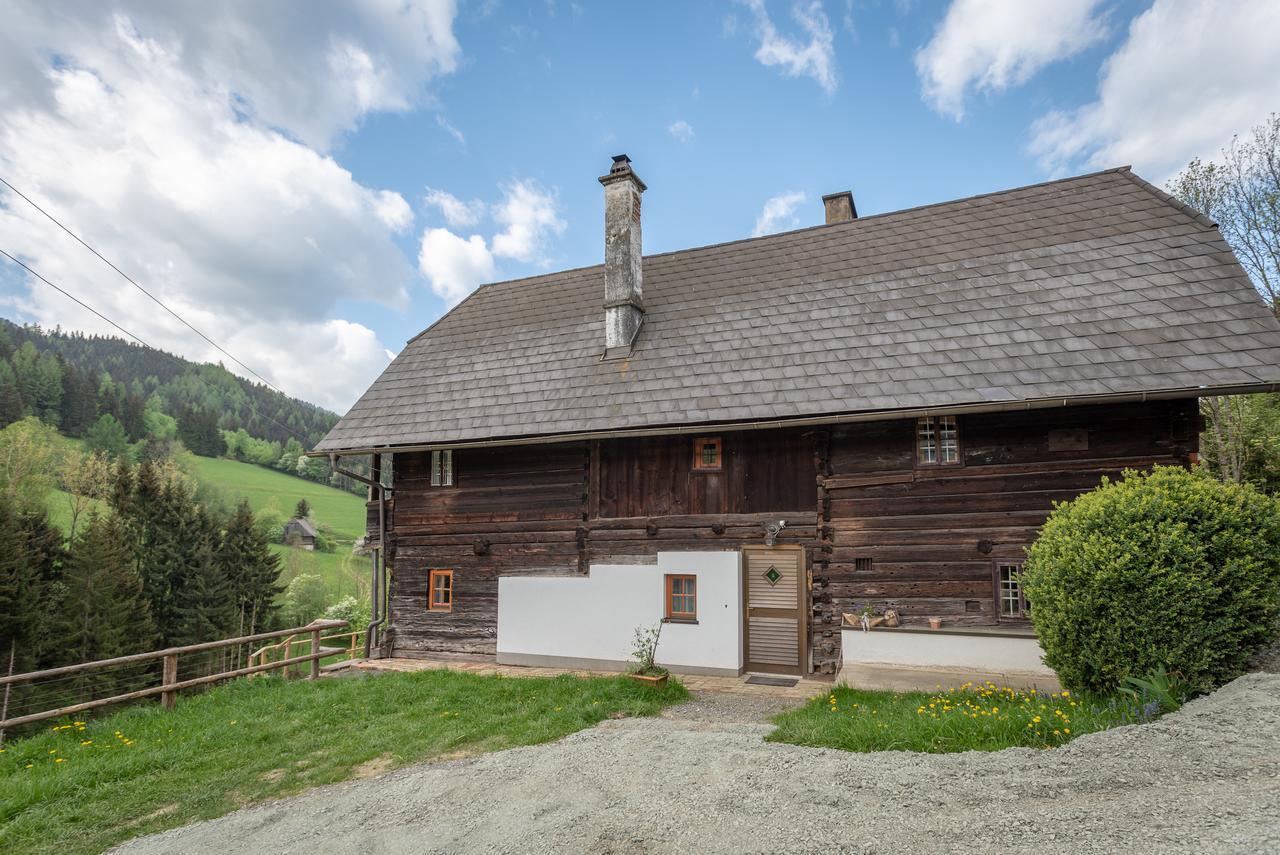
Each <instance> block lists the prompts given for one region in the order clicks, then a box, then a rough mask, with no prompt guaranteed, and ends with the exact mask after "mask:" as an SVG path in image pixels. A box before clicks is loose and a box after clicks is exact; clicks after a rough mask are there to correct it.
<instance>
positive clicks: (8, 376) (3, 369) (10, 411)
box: [0, 360, 25, 428]
mask: <svg viewBox="0 0 1280 855" xmlns="http://www.w3.org/2000/svg"><path fill="white" fill-rule="evenodd" d="M24 409H25V407H24V406H23V403H22V392H21V390H19V388H18V378H17V376H16V375H15V374H14V373H13V367H12V366H11V365H9V363H8V362H7V361H4V360H0V428H2V427H6V426H8V425H11V424H13V423H14V422H16V421H18V420H19V419H21V418H22V414H23V410H24Z"/></svg>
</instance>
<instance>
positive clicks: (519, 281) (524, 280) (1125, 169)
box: [405, 166, 1212, 345]
mask: <svg viewBox="0 0 1280 855" xmlns="http://www.w3.org/2000/svg"><path fill="white" fill-rule="evenodd" d="M1130 169H1131V167H1129V166H1114V167H1111V168H1110V169H1099V170H1097V171H1096V172H1086V173H1084V174H1082V175H1069V176H1067V177H1065V178H1053V179H1050V180H1048V181H1038V182H1036V183H1035V184H1023V185H1020V186H1018V187H1006V188H1004V189H1003V190H991V191H988V192H986V193H974V194H972V195H970V196H961V197H960V198H958V199H944V200H943V201H941V202H929V203H927V204H924V205H915V206H913V207H910V208H899V209H897V210H895V211H881V212H880V213H878V214H869V215H867V216H865V217H858V218H856V219H853V220H849V221H847V222H843V223H818V224H817V225H813V226H805V227H804V228H801V229H791V230H790V231H785V232H774V233H773V234H767V235H756V236H753V237H745V238H734V239H733V240H726V241H720V242H718V243H706V244H702V245H700V246H686V247H683V248H681V249H672V250H668V251H666V252H655V253H653V254H652V255H642V256H641V260H642V261H643V260H648V259H651V258H666V257H668V256H672V255H681V254H682V253H686V252H698V251H700V250H704V249H718V248H720V247H726V246H734V245H736V244H740V243H749V242H752V241H767V240H771V239H776V238H782V237H787V236H790V235H797V234H802V233H804V232H811V231H816V230H817V229H825V228H830V227H832V226H845V227H848V226H851V225H857V224H858V223H864V222H867V221H868V220H876V219H882V218H884V217H895V216H898V215H899V214H911V213H915V212H918V211H927V210H929V209H930V208H940V207H942V206H944V205H957V204H960V203H962V202H972V201H974V200H975V199H988V198H993V197H996V196H1004V195H1008V194H1010V193H1020V192H1022V191H1023V190H1035V189H1037V188H1040V187H1050V186H1052V185H1054V184H1066V183H1069V182H1072V181H1083V180H1085V179H1087V178H1096V177H1098V176H1099V175H1107V174H1108V173H1112V172H1119V173H1126V174H1128V173H1129V170H1130ZM1133 177H1135V178H1136V176H1133ZM1137 180H1138V181H1139V182H1140V183H1141V184H1143V185H1145V186H1147V187H1148V188H1149V189H1151V190H1154V191H1155V192H1156V193H1159V192H1160V191H1159V190H1158V189H1157V188H1155V187H1152V186H1151V185H1150V184H1147V182H1145V181H1143V180H1142V179H1140V178H1139V179H1137ZM1170 199H1172V197H1170ZM1173 201H1174V203H1175V204H1177V200H1176V199H1174V200H1173ZM1184 207H1185V206H1184ZM1189 210H1192V211H1193V209H1189ZM1193 212H1194V211H1193ZM1206 219H1207V218H1206ZM1211 225H1212V224H1211ZM596 267H601V268H603V267H604V263H603V262H599V263H596V264H584V265H582V266H581V267H568V268H565V269H563V270H552V271H549V272H547V273H537V274H534V275H533V276H520V277H517V278H515V279H499V280H498V281H496V282H485V283H483V284H482V285H479V286H477V287H476V289H475V290H474V291H472V292H471V293H470V294H468V295H467V296H466V297H464V298H463V299H462V300H461V301H459V302H458V304H457V305H456V306H453V307H452V308H450V309H449V310H448V311H447V312H445V313H444V314H442V315H441V316H440V317H438V318H436V319H435V320H434V321H432V323H431V325H430V326H428V327H427V328H426V329H424V330H423V331H422V332H420V333H418V334H417V335H415V336H413V337H412V338H410V339H409V340H408V341H407V342H405V344H406V345H408V344H412V343H413V342H415V341H417V340H418V339H420V338H422V337H423V336H424V335H426V334H427V333H429V332H431V330H432V329H434V328H435V327H436V325H437V324H439V323H440V322H441V321H443V320H444V319H445V318H446V317H447V316H448V315H450V314H452V313H453V312H454V311H456V310H457V309H459V308H461V307H462V305H463V303H466V302H468V301H469V300H471V299H472V298H473V297H475V296H476V295H477V294H479V293H480V292H481V291H483V290H485V289H486V288H495V287H498V286H500V285H505V286H517V285H525V284H529V283H532V282H536V281H538V280H540V279H546V278H547V277H550V276H565V275H567V274H570V273H580V272H582V271H584V270H591V269H593V268H596Z"/></svg>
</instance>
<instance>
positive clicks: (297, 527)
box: [284, 517, 316, 550]
mask: <svg viewBox="0 0 1280 855" xmlns="http://www.w3.org/2000/svg"><path fill="white" fill-rule="evenodd" d="M284 542H285V543H287V544H289V545H290V546H297V547H301V548H302V549H306V550H313V549H315V548H316V527H315V526H314V525H312V524H311V520H309V519H306V518H305V517H294V518H293V519H291V520H289V521H288V522H287V523H285V524H284Z"/></svg>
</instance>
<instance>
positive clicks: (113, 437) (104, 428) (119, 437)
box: [84, 413, 129, 457]
mask: <svg viewBox="0 0 1280 855" xmlns="http://www.w3.org/2000/svg"><path fill="white" fill-rule="evenodd" d="M84 444H85V448H87V449H88V450H89V451H101V452H102V453H103V454H106V455H107V456H108V457H123V456H124V455H126V454H128V453H129V437H128V435H126V434H125V430H124V427H123V426H122V425H121V424H120V422H118V421H116V418H115V416H113V415H111V414H110V413H103V414H102V416H101V417H99V419H98V420H97V421H96V422H94V424H93V427H91V428H89V430H88V432H87V433H86V434H85V437H84Z"/></svg>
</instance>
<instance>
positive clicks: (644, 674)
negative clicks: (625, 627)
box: [630, 623, 668, 689]
mask: <svg viewBox="0 0 1280 855" xmlns="http://www.w3.org/2000/svg"><path fill="white" fill-rule="evenodd" d="M661 634H662V624H661V623H659V624H658V625H657V626H655V627H653V629H649V628H647V627H643V626H638V627H636V643H635V647H634V648H632V655H634V656H635V658H636V664H635V665H633V666H632V668H631V671H630V676H631V679H632V680H635V681H636V682H638V683H648V684H649V685H650V686H653V687H654V688H655V689H661V688H662V687H663V686H665V685H666V684H667V673H668V672H667V669H666V668H663V667H662V666H661V665H656V664H654V661H653V657H654V656H655V655H656V654H657V652H658V637H659V636H660V635H661Z"/></svg>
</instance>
